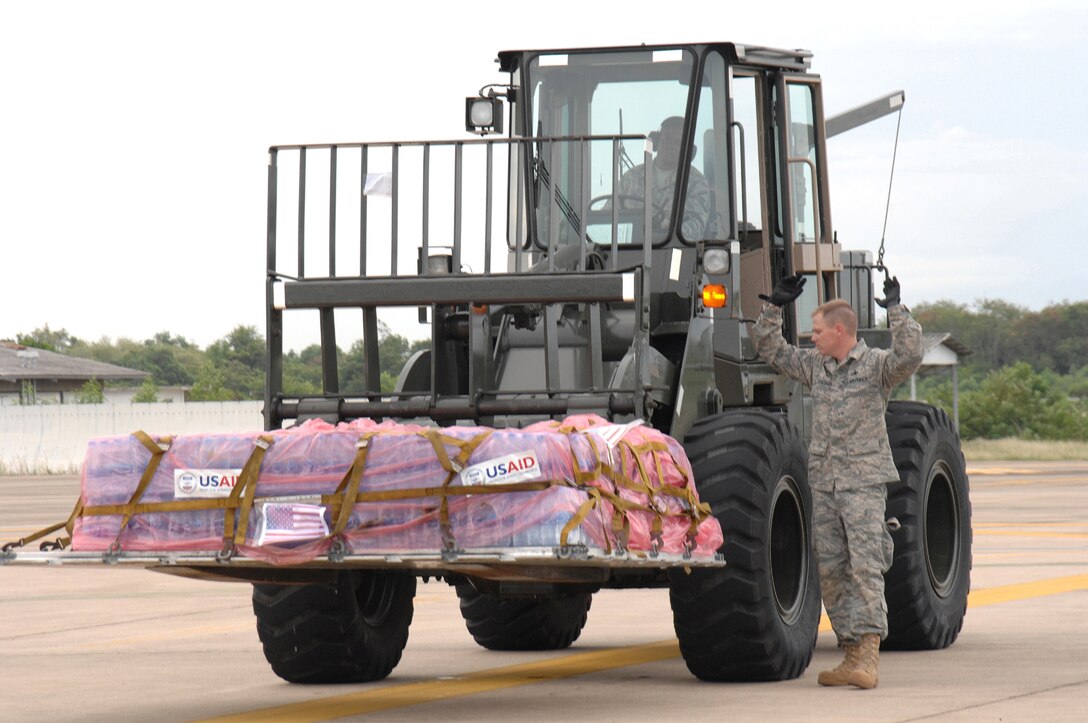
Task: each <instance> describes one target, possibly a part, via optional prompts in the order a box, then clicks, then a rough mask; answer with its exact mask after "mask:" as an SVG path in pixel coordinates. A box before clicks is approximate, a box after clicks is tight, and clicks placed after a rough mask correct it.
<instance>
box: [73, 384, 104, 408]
mask: <svg viewBox="0 0 1088 723" xmlns="http://www.w3.org/2000/svg"><path fill="white" fill-rule="evenodd" d="M105 403H106V395H105V394H103V393H102V384H101V383H100V382H99V381H98V380H97V379H88V380H87V381H85V382H83V386H82V387H80V389H79V394H77V395H76V404H105Z"/></svg>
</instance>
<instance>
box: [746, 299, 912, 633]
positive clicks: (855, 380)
mask: <svg viewBox="0 0 1088 723" xmlns="http://www.w3.org/2000/svg"><path fill="white" fill-rule="evenodd" d="M888 318H889V319H890V321H891V327H892V348H891V350H885V349H870V348H869V347H868V346H867V345H866V344H865V342H864V341H858V343H857V345H856V346H855V347H854V348H853V349H852V350H851V351H850V353H849V354H848V355H847V357H846V358H845V359H844V360H843V361H842V362H841V363H840V362H837V361H836V360H835V359H834V358H832V357H829V356H823V355H821V354H820V353H819V352H818V351H816V350H815V349H798V348H797V347H795V346H792V345H790V344H788V343H787V342H786V340H785V339H784V338H783V337H782V310H781V309H780V308H778V307H777V306H773V305H771V304H764V306H763V311H762V312H761V313H760V316H759V320H758V321H757V322H756V324H755V326H754V328H753V330H752V336H753V338H754V340H755V344H756V349H757V350H758V352H759V355H760V357H762V358H763V359H764V360H765V361H766V362H767V363H768V364H770V365H771V366H772V367H774V369H775V370H776V371H778V372H780V373H781V374H784V375H786V376H787V377H789V378H791V379H795V380H797V381H799V382H801V383H802V384H804V385H805V386H806V387H808V388H809V389H810V390H811V392H812V440H811V442H810V443H809V461H808V475H809V485H810V486H811V487H812V496H813V541H814V545H815V548H816V559H817V563H818V566H819V569H820V590H821V593H822V595H823V600H824V607H825V608H826V609H827V614H828V617H829V618H830V619H831V625H832V627H833V628H834V629H835V634H836V635H837V636H838V639H839V643H840V644H847V643H849V644H853V643H857V642H858V641H859V640H861V636H862V635H863V634H865V633H876V634H879V635H880V637H881V639H883V638H885V637H887V635H888V608H887V603H886V602H885V600H884V573H885V572H887V570H888V569H889V568H890V567H891V564H892V539H891V535H890V534H889V533H888V531H887V528H886V527H885V524H884V511H885V501H886V499H887V487H886V484H887V483H890V482H898V481H899V473H898V472H897V471H896V469H895V463H894V462H893V461H892V452H891V445H890V444H889V443H888V430H887V427H886V426H885V424H884V412H885V409H886V407H887V404H888V397H889V396H890V394H891V390H892V389H893V388H894V387H895V386H896V385H897V384H899V383H900V382H902V381H904V380H906V379H907V378H909V377H910V375H911V374H913V373H914V371H915V370H916V369H917V368H918V366H919V365H920V364H921V362H922V356H923V354H924V351H925V349H924V346H923V343H922V328H921V326H919V325H918V322H916V321H915V320H914V319H912V318H911V316H910V312H909V311H908V310H907V308H906V307H905V306H903V305H901V304H896V305H893V306H891V307H890V308H889V309H888Z"/></svg>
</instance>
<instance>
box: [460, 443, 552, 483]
mask: <svg viewBox="0 0 1088 723" xmlns="http://www.w3.org/2000/svg"><path fill="white" fill-rule="evenodd" d="M540 477H541V473H540V460H539V459H538V458H537V455H536V452H532V451H529V452H516V453H514V454H508V455H506V456H505V457H495V458H494V459H489V460H487V461H486V462H480V463H479V464H474V465H472V466H471V467H467V468H466V469H465V470H464V471H463V472H462V473H461V483H462V484H465V485H481V484H485V485H497V484H508V483H510V482H523V481H525V480H535V479H540Z"/></svg>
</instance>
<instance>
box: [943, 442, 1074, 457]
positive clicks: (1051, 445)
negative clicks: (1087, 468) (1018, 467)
mask: <svg viewBox="0 0 1088 723" xmlns="http://www.w3.org/2000/svg"><path fill="white" fill-rule="evenodd" d="M963 456H964V457H965V458H966V459H967V461H969V462H1017V461H1032V462H1043V461H1063V460H1088V442H1070V441H1045V440H1027V439H1015V438H1007V439H968V440H964V442H963Z"/></svg>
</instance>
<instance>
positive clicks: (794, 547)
mask: <svg viewBox="0 0 1088 723" xmlns="http://www.w3.org/2000/svg"><path fill="white" fill-rule="evenodd" d="M684 446H685V449H686V451H687V454H688V457H689V459H690V461H691V466H692V470H693V472H694V474H695V484H696V488H697V489H698V492H699V499H700V500H701V501H703V502H709V503H710V506H711V509H712V510H713V511H714V516H715V517H717V519H718V521H719V522H720V523H721V526H722V532H723V533H724V535H725V542H724V543H723V545H722V547H721V548H720V550H719V552H720V553H721V554H722V555H723V556H724V557H725V562H726V566H725V567H724V568H693V569H691V570H690V572H685V571H684V570H683V569H677V570H670V572H669V577H670V589H669V598H670V601H671V603H672V610H673V625H674V627H675V629H676V636H677V638H678V639H679V641H680V653H681V655H683V657H684V662H685V663H686V664H687V666H688V669H689V670H690V671H691V672H692V673H693V674H694V675H695V676H696V677H697V678H700V679H702V680H708V681H763V680H789V679H792V678H796V677H797V676H799V675H801V674H802V673H803V672H804V671H805V668H807V667H808V664H809V662H810V661H811V660H812V653H813V650H814V649H815V646H816V633H817V629H818V626H819V621H820V588H819V578H818V573H817V570H816V562H815V559H814V557H813V553H812V549H813V547H812V493H811V491H810V490H809V487H808V472H807V460H808V455H807V452H806V450H805V444H804V440H803V439H802V438H801V434H800V433H799V432H798V430H797V428H796V427H794V426H793V425H792V424H791V423H790V422H789V421H788V420H787V419H786V417H785V416H783V415H781V414H776V413H768V412H762V411H758V410H731V411H727V412H723V413H721V414H716V415H713V416H710V417H707V418H705V419H702V420H700V421H699V422H697V423H696V424H695V425H694V426H693V427H692V429H691V431H690V432H689V433H688V435H687V438H686V439H685V442H684Z"/></svg>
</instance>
